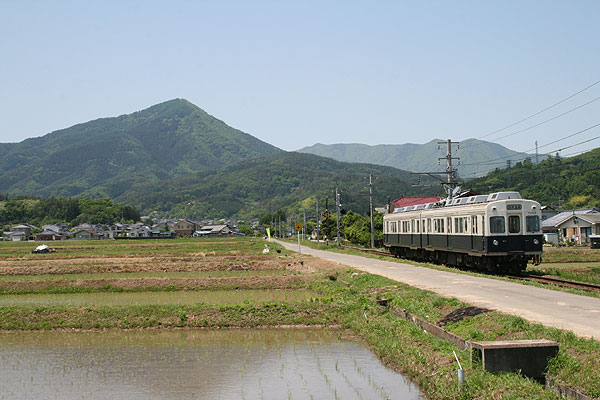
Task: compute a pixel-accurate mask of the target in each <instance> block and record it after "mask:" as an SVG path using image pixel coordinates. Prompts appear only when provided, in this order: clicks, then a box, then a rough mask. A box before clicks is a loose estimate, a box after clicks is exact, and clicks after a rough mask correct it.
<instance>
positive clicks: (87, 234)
mask: <svg viewBox="0 0 600 400" xmlns="http://www.w3.org/2000/svg"><path fill="white" fill-rule="evenodd" d="M72 237H73V240H99V239H102V235H100V234H99V233H98V232H94V231H92V230H89V229H79V230H76V231H75V232H73V236H72Z"/></svg>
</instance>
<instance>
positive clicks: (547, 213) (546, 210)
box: [541, 206, 560, 221]
mask: <svg viewBox="0 0 600 400" xmlns="http://www.w3.org/2000/svg"><path fill="white" fill-rule="evenodd" d="M541 210H542V221H545V220H547V219H548V218H551V217H554V216H555V215H557V214H559V213H560V211H556V210H555V209H554V208H552V207H550V206H542V207H541Z"/></svg>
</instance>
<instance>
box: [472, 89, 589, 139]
mask: <svg viewBox="0 0 600 400" xmlns="http://www.w3.org/2000/svg"><path fill="white" fill-rule="evenodd" d="M599 83H600V81H596V82H594V83H592V84H591V85H588V86H586V87H584V88H583V89H581V90H579V91H577V92H576V93H573V94H572V95H570V96H568V97H565V98H564V99H562V100H560V101H557V102H556V103H554V104H552V105H550V106H548V107H546V108H544V109H542V110H540V111H538V112H536V113H533V114H531V115H529V116H527V117H525V118H523V119H520V120H518V121H517V122H513V123H512V124H509V125H507V126H505V127H504V128H500V129H497V130H495V131H493V132H489V133H486V134H485V135H483V136H480V137H478V138H477V139H483V138H485V137H488V136H491V135H493V134H495V133H498V132H502V131H505V130H506V129H508V128H512V127H513V126H515V125H518V124H520V123H522V122H525V121H527V120H529V119H531V118H533V117H535V116H538V115H540V114H542V113H543V112H546V111H548V110H550V109H552V108H554V107H556V106H558V105H559V104H562V103H564V102H565V101H567V100H569V99H572V98H573V97H575V96H577V95H578V94H581V93H583V92H585V91H586V90H588V89H590V88H592V87H594V86H596V85H597V84H599Z"/></svg>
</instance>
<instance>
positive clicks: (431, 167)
mask: <svg viewBox="0 0 600 400" xmlns="http://www.w3.org/2000/svg"><path fill="white" fill-rule="evenodd" d="M438 142H444V141H443V140H439V139H434V140H432V141H430V142H428V143H425V144H413V143H407V144H379V145H374V146H369V145H366V144H358V143H348V144H320V143H317V144H315V145H313V146H309V147H304V148H302V149H300V150H298V152H301V153H310V154H316V155H319V156H322V157H330V158H333V159H334V160H338V161H345V162H362V163H370V164H380V165H387V166H390V167H394V168H399V169H402V170H406V171H413V172H428V171H443V170H444V168H445V164H443V166H442V167H440V166H439V164H438V158H439V157H443V156H445V155H446V145H445V143H443V144H441V145H439V146H438ZM453 156H455V157H459V158H460V161H459V162H458V166H457V169H458V174H459V175H460V176H461V177H463V178H464V179H469V178H473V177H475V176H482V175H485V174H486V173H487V172H489V171H492V170H494V169H495V168H496V167H497V166H486V165H469V164H472V163H481V162H484V161H486V160H490V159H498V158H504V157H506V158H509V157H512V158H513V159H515V160H517V159H518V160H522V159H524V158H525V157H527V156H528V155H527V154H526V153H519V152H516V151H513V150H510V149H507V148H506V147H504V146H502V145H499V144H497V143H491V142H486V141H483V140H477V139H467V140H464V141H462V142H460V146H459V148H458V149H457V148H456V146H453ZM442 162H444V161H442ZM456 163H457V162H456V161H455V164H456Z"/></svg>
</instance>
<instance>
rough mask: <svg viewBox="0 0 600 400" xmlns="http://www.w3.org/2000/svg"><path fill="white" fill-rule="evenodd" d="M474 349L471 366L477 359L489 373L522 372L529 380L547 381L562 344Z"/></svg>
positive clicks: (488, 345) (475, 345)
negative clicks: (546, 378)
mask: <svg viewBox="0 0 600 400" xmlns="http://www.w3.org/2000/svg"><path fill="white" fill-rule="evenodd" d="M470 346H471V362H473V358H477V359H479V360H481V363H482V365H483V368H485V369H486V370H487V371H490V372H494V373H496V372H519V371H520V372H521V374H523V375H525V376H527V377H530V378H533V379H539V380H542V379H544V375H545V372H546V369H547V368H548V360H550V359H551V358H553V357H555V356H556V354H558V343H557V342H554V341H552V340H545V339H541V340H506V341H494V342H470ZM474 353H476V354H475V355H474Z"/></svg>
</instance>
